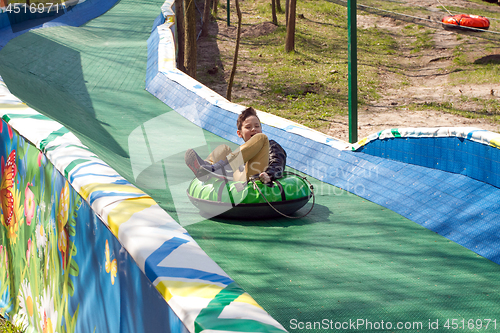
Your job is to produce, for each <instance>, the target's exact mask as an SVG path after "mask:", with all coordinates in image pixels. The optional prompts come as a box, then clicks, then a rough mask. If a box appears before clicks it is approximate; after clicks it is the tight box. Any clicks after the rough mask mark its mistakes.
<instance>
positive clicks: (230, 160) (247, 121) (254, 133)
mask: <svg viewBox="0 0 500 333" xmlns="http://www.w3.org/2000/svg"><path fill="white" fill-rule="evenodd" d="M236 126H237V128H238V130H237V131H236V133H237V134H238V136H239V137H240V138H242V139H243V141H245V143H244V144H242V145H241V146H240V147H239V148H238V149H236V150H235V151H234V152H232V151H231V148H229V146H228V145H220V146H218V147H217V148H215V149H214V151H213V152H212V153H211V154H210V155H209V156H208V157H207V159H206V160H203V159H201V158H200V156H198V154H197V153H196V152H195V151H194V150H193V149H189V150H187V151H186V154H185V156H184V160H185V162H186V164H187V166H188V167H189V168H190V169H191V170H192V171H193V173H194V174H195V176H196V177H197V178H198V179H200V180H204V179H208V178H209V177H210V175H211V174H215V175H218V176H220V175H221V174H224V173H225V171H226V170H227V169H230V170H229V172H230V173H231V172H232V174H233V180H236V181H248V180H249V179H250V177H252V176H255V175H258V177H259V178H260V180H261V181H262V182H263V183H270V182H272V181H273V180H275V179H278V178H281V177H283V172H284V171H285V164H286V152H285V150H284V149H283V148H282V147H281V146H280V145H279V144H278V143H277V142H276V141H274V140H269V139H268V138H267V136H266V135H265V134H263V133H262V127H261V123H260V120H259V118H258V117H257V112H256V111H255V109H253V108H251V107H250V108H247V109H245V110H244V111H243V112H242V113H241V114H240V115H239V117H238V120H237V122H236ZM243 166H244V167H243Z"/></svg>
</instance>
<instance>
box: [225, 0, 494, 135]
mask: <svg viewBox="0 0 500 333" xmlns="http://www.w3.org/2000/svg"><path fill="white" fill-rule="evenodd" d="M474 2H478V3H481V2H483V1H482V0H478V1H475V0H474ZM363 4H364V5H368V6H373V7H377V8H380V9H383V10H388V11H394V12H397V13H401V14H406V15H415V16H418V17H427V15H429V10H428V8H426V7H419V6H418V5H416V6H414V7H408V6H404V4H403V3H401V2H399V1H386V0H384V1H381V0H365V2H364V3H363ZM240 5H241V6H242V10H243V12H244V13H246V14H245V15H244V16H243V20H244V21H243V24H255V23H260V22H262V21H270V18H271V14H270V11H271V9H270V6H269V1H268V0H254V1H245V2H242V3H241V4H240ZM452 9H454V8H452ZM484 12H485V13H486V12H488V11H487V10H484ZM297 14H298V15H299V16H300V14H302V15H303V17H302V18H300V17H298V18H297V27H296V36H295V52H292V53H286V52H285V50H284V44H285V34H286V31H285V17H284V14H283V13H278V20H279V23H280V25H279V27H278V28H277V29H276V30H275V31H274V32H273V33H271V34H269V35H265V36H261V37H254V38H248V37H247V38H243V40H242V43H243V44H242V45H244V46H243V47H244V48H245V50H246V51H247V53H246V57H247V58H246V59H245V60H249V61H250V62H252V63H254V64H256V66H259V67H263V68H264V69H265V76H263V77H262V78H259V83H258V87H257V88H258V89H259V90H260V91H262V92H263V93H262V94H260V95H259V96H258V97H255V96H252V97H249V98H248V99H246V98H245V97H240V98H239V99H238V100H235V102H238V103H241V104H244V105H249V106H250V105H251V106H254V107H256V108H258V109H260V110H263V111H267V112H270V113H273V114H276V115H279V116H281V117H284V118H287V119H290V120H293V121H297V122H299V123H301V124H304V125H306V126H309V127H311V128H314V129H317V130H320V131H324V132H326V131H327V130H328V128H329V126H330V122H331V121H332V120H333V119H335V118H337V117H338V116H344V115H346V114H347V113H348V76H349V73H348V44H347V12H346V8H345V7H344V6H341V5H337V4H335V3H333V2H330V1H321V0H301V1H299V2H298V3H297ZM445 14H446V13H445V12H444V10H443V15H445ZM478 14H480V12H478ZM483 14H484V13H483ZM494 14H495V15H497V16H499V15H500V14H499V13H494ZM364 15H366V13H365V12H363V11H358V17H363V16H364ZM369 15H370V16H369V19H372V17H373V16H374V14H369ZM389 16H390V15H389ZM245 17H246V18H245ZM259 19H260V21H259ZM384 20H386V19H382V20H381V24H383V23H384ZM249 21H252V22H249ZM365 21H366V20H365ZM358 22H359V20H358ZM393 23H394V24H396V25H398V24H400V25H401V29H381V28H378V27H377V26H376V25H372V27H370V28H361V27H358V30H357V37H358V39H357V47H358V55H357V56H358V73H357V74H358V105H359V106H363V105H365V104H371V103H373V102H374V101H375V102H376V101H378V100H379V99H380V94H379V92H380V91H381V89H382V87H385V88H387V87H390V88H394V89H398V88H406V87H407V86H410V85H411V84H412V80H411V75H408V73H409V71H410V73H416V70H418V65H415V64H413V63H412V62H411V61H410V62H408V60H407V59H408V53H410V54H411V55H412V58H416V59H421V56H424V55H426V54H427V53H428V52H429V50H430V49H433V48H435V47H436V45H435V41H434V34H435V32H436V30H435V29H432V28H429V27H426V26H423V25H418V24H414V23H410V24H409V23H406V22H404V21H393ZM495 24H497V22H495ZM358 26H359V25H358ZM499 30H500V29H499ZM455 36H456V40H457V42H458V44H459V45H458V46H457V47H456V49H455V51H454V54H453V64H452V65H451V66H450V67H449V68H446V69H443V74H447V73H452V74H451V75H449V83H447V84H450V85H457V84H462V83H466V82H474V83H475V84H478V83H492V84H494V83H500V75H499V74H500V73H499V71H500V66H499V64H494V63H493V64H492V63H489V64H488V63H485V64H480V63H474V62H475V61H476V60H477V59H478V58H479V57H481V56H486V55H488V54H486V53H485V52H486V51H485V50H489V51H488V52H492V53H493V52H497V50H498V48H499V44H498V42H492V41H488V40H486V39H484V40H483V39H478V38H477V37H474V36H471V35H470V34H461V33H460V32H457V33H456V34H455ZM398 40H399V41H401V40H402V41H403V42H402V43H401V42H398ZM387 73H390V74H391V81H390V82H384V81H383V80H384V79H385V78H386V77H387V76H385V74H387ZM236 84H237V83H236ZM498 93H499V94H500V92H498ZM462 102H463V105H472V104H473V105H474V110H472V111H470V112H469V113H470V116H471V117H496V114H493V113H494V112H493V110H494V109H495V108H498V107H499V105H498V103H496V104H495V103H494V102H491V101H490V100H489V99H487V98H486V99H485V100H484V101H480V100H477V101H476V100H469V101H462ZM412 107H413V108H434V109H437V110H439V111H445V112H449V113H454V114H460V115H467V114H468V113H467V111H463V110H461V109H460V107H459V106H457V105H453V104H451V103H450V104H447V103H446V102H443V103H432V104H429V105H416V104H415V105H412Z"/></svg>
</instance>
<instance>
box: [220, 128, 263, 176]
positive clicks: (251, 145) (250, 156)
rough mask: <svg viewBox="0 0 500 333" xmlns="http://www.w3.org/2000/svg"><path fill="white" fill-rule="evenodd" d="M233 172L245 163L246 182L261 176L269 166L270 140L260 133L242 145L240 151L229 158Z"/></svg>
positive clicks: (236, 151)
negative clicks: (253, 177) (258, 175)
mask: <svg viewBox="0 0 500 333" xmlns="http://www.w3.org/2000/svg"><path fill="white" fill-rule="evenodd" d="M227 159H228V161H229V164H230V165H231V168H232V169H233V170H237V169H238V167H239V166H240V165H242V164H244V163H245V178H246V179H245V180H248V179H249V178H250V177H251V176H253V175H255V174H260V173H261V172H263V171H264V170H265V169H266V168H267V166H268V165H269V139H268V138H267V136H266V135H265V134H262V133H258V134H255V135H254V136H253V137H251V138H250V140H248V141H247V142H245V143H244V144H242V145H241V146H240V147H239V149H237V150H235V151H234V152H233V153H231V154H229V155H228V156H227Z"/></svg>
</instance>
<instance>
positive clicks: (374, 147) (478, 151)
mask: <svg viewBox="0 0 500 333" xmlns="http://www.w3.org/2000/svg"><path fill="white" fill-rule="evenodd" d="M358 151H360V152H364V153H366V154H370V155H374V156H381V157H385V158H389V159H392V160H396V161H401V162H405V163H410V164H415V165H420V166H425V167H428V168H433V169H438V170H443V171H448V172H452V173H459V174H463V175H466V176H468V177H471V178H473V179H476V180H480V181H482V182H485V183H487V184H490V185H493V186H496V187H500V150H499V149H498V148H495V147H492V146H489V145H487V144H483V143H480V142H476V141H472V140H470V139H469V138H461V137H435V138H430V137H422V138H415V137H410V138H393V139H383V140H374V141H371V142H369V143H367V144H366V145H365V146H362V147H361V148H359V149H358Z"/></svg>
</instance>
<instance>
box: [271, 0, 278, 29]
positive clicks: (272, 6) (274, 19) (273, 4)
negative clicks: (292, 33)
mask: <svg viewBox="0 0 500 333" xmlns="http://www.w3.org/2000/svg"><path fill="white" fill-rule="evenodd" d="M271 11H272V13H273V24H274V25H278V17H277V16H276V0H271Z"/></svg>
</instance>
